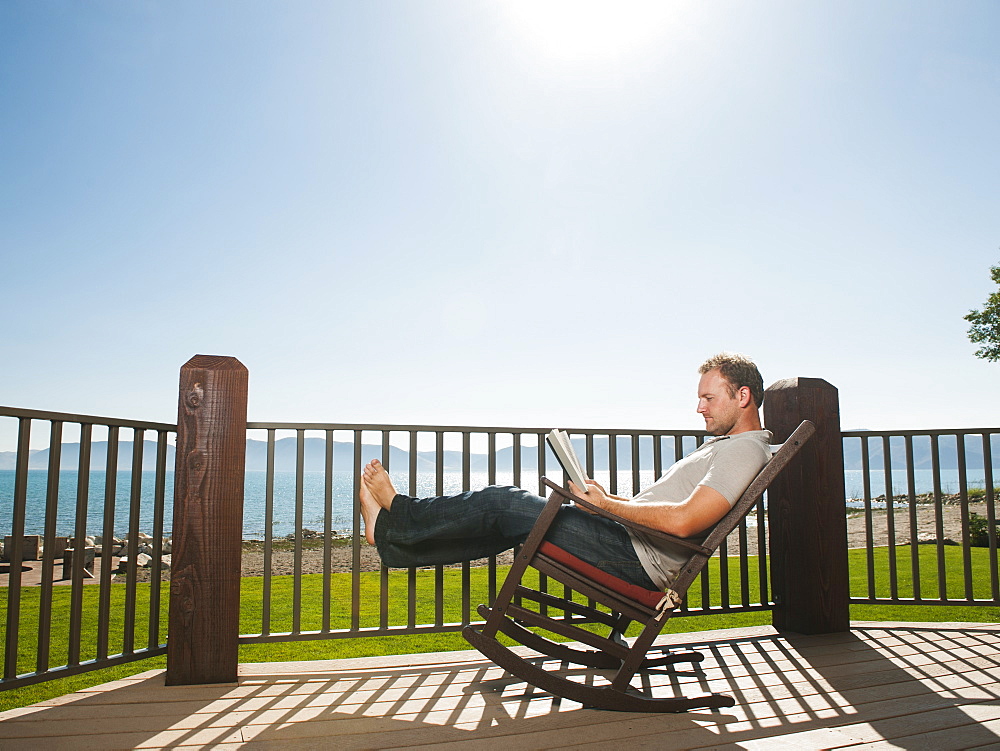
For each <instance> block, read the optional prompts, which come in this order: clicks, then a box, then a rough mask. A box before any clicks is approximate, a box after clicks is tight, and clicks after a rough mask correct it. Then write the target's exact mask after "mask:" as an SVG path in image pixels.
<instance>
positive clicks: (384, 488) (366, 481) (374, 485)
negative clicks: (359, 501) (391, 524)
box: [361, 459, 396, 511]
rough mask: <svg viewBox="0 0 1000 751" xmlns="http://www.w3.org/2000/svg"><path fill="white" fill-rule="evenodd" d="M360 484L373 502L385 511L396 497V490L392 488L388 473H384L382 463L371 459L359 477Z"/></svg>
mask: <svg viewBox="0 0 1000 751" xmlns="http://www.w3.org/2000/svg"><path fill="white" fill-rule="evenodd" d="M361 484H362V485H364V486H365V487H366V488H367V489H368V492H369V493H370V494H371V497H372V498H373V499H374V500H375V502H376V503H377V504H378V505H379V506H381V507H382V508H384V509H385V510H386V511H388V510H389V507H390V506H391V505H392V499H393V498H395V497H396V489H395V488H394V487H393V486H392V480H390V479H389V473H388V472H386V471H385V467H383V466H382V462H380V461H379V460H378V459H372V460H371V461H370V462H368V464H366V465H365V469H364V473H363V475H362V477H361Z"/></svg>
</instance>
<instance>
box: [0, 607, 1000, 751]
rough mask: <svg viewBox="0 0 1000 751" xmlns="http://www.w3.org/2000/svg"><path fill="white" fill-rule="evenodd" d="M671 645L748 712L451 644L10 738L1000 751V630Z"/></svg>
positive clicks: (62, 716) (153, 685)
mask: <svg viewBox="0 0 1000 751" xmlns="http://www.w3.org/2000/svg"><path fill="white" fill-rule="evenodd" d="M664 641H667V642H669V643H672V644H674V643H675V644H685V645H691V646H694V647H695V648H699V649H702V650H703V651H706V652H707V658H706V660H705V662H704V663H703V667H702V669H701V670H700V671H694V670H690V669H688V670H681V671H680V672H678V673H668V672H653V673H649V674H646V677H645V680H648V681H649V684H650V685H652V686H654V687H660V690H659V691H658V692H657V693H658V694H660V693H662V694H664V695H665V694H667V693H668V692H670V691H672V690H673V689H674V688H676V687H683V688H684V690H685V691H686V692H687V693H691V694H695V693H702V692H704V691H706V690H713V691H724V692H729V693H731V694H733V695H734V696H735V698H736V701H737V704H736V706H735V707H732V708H730V709H724V710H721V711H716V712H711V711H707V710H700V711H693V712H688V713H686V714H674V715H643V714H623V713H616V712H607V711H601V710H592V709H584V708H582V707H581V706H580V705H578V704H574V703H573V702H567V701H557V700H554V699H553V698H552V697H551V696H549V695H546V694H543V693H539V692H537V691H533V690H530V689H527V687H526V686H525V684H523V683H518V682H515V681H514V680H513V679H511V678H510V676H507V675H505V674H504V673H503V672H502V671H501V670H500V669H498V668H496V667H494V666H493V665H492V664H491V663H489V662H487V661H485V660H484V659H483V658H482V657H481V656H480V655H479V653H478V652H472V651H470V652H446V653H437V654H425V655H404V656H394V657H378V658H370V659H358V660H330V661H321V662H303V663H269V664H250V665H243V666H241V677H240V680H239V683H238V684H232V685H212V686H193V687H189V686H174V687H165V686H164V685H163V673H162V671H159V670H157V671H149V672H146V673H143V674H140V675H137V676H133V677H131V678H129V679H125V680H120V681H115V682H113V683H108V684H105V685H102V686H97V687H94V688H91V689H87V690H84V691H79V692H77V693H75V694H70V695H68V696H64V697H60V698H58V699H53V700H51V701H48V702H45V703H43V704H38V705H35V706H32V707H26V708H24V709H17V710H11V711H8V712H4V713H2V714H0V748H15V747H16V748H22V749H23V748H45V749H88V750H91V749H114V748H178V747H200V746H211V747H213V748H249V749H255V748H268V749H274V748H284V747H289V748H291V747H294V748H296V749H309V748H337V749H355V748H423V747H427V748H434V749H435V750H436V751H445V750H446V749H450V748H456V749H457V748H462V749H467V748H483V749H494V748H497V747H501V746H499V744H503V745H502V748H504V749H505V750H506V751H509V750H510V749H534V748H557V747H558V748H565V747H575V748H593V749H601V750H602V751H605V750H606V749H609V748H629V749H630V750H632V749H643V748H656V749H663V748H671V749H693V748H706V747H708V748H746V749H764V748H767V749H773V748H788V749H791V748H794V749H820V748H822V749H829V748H841V747H864V748H903V749H917V748H925V749H934V750H935V751H941V750H943V749H953V748H954V749H957V748H979V747H991V748H997V747H1000V625H985V624H938V623H927V624H915V623H908V624H885V623H878V624H875V623H858V624H855V629H854V630H853V631H852V632H850V633H845V634H836V635H824V636H792V637H789V636H779V635H777V634H776V633H775V632H774V631H773V630H772V629H770V628H769V627H764V628H754V629H736V630H729V631H717V632H711V633H707V632H701V633H695V634H680V635H676V636H672V637H666V638H665V639H664ZM555 667H559V666H555ZM683 667H685V666H681V668H683ZM567 670H568V671H575V669H573V668H567ZM579 674H580V675H581V679H583V676H584V675H585V674H584V673H583V672H579ZM598 680H600V679H598Z"/></svg>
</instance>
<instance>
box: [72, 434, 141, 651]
mask: <svg viewBox="0 0 1000 751" xmlns="http://www.w3.org/2000/svg"><path fill="white" fill-rule="evenodd" d="M144 444H145V431H143V430H141V429H139V430H136V431H135V432H134V437H133V439H132V476H131V478H130V480H131V488H130V491H131V492H130V497H129V522H128V569H127V571H128V573H127V574H126V576H125V638H124V644H123V647H122V651H123V652H125V653H127V654H131V653H132V652H134V651H135V606H136V582H137V578H138V573H139V511H140V509H141V508H142V452H143V447H144ZM74 573H75V572H74Z"/></svg>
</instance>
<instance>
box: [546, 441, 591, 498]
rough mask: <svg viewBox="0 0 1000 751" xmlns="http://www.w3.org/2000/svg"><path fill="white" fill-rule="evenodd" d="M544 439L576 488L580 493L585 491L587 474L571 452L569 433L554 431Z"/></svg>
mask: <svg viewBox="0 0 1000 751" xmlns="http://www.w3.org/2000/svg"><path fill="white" fill-rule="evenodd" d="M546 439H547V440H548V442H549V445H550V446H551V447H552V451H553V452H554V453H555V455H556V459H558V460H559V463H560V464H561V465H562V468H563V470H565V472H566V474H567V475H569V479H571V480H572V481H573V482H574V483H576V486H577V487H578V488H580V490H581V491H586V490H587V473H586V472H584V471H583V465H582V464H580V459H579V457H577V455H576V452H575V451H574V450H573V444H572V443H570V440H569V433H567V432H566V431H565V430H558V429H556V430H553V431H551V432H550V433H549V434H548V436H546Z"/></svg>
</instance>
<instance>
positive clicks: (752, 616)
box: [0, 546, 1000, 710]
mask: <svg viewBox="0 0 1000 751" xmlns="http://www.w3.org/2000/svg"><path fill="white" fill-rule="evenodd" d="M910 555H911V554H910V549H909V548H907V547H900V548H897V549H896V566H897V573H898V578H897V587H898V594H899V596H901V597H911V596H912V574H911V568H912V566H911V559H910ZM918 555H919V561H920V579H921V586H922V592H923V594H924V596H925V597H932V596H937V584H936V576H937V565H938V562H937V557H936V556H937V551H936V549H935V548H934V547H933V546H921V547H920V548H918ZM944 555H945V557H944V561H943V563H944V568H945V571H946V584H947V593H948V594H949V596H952V597H961V596H963V595H964V583H963V582H964V576H963V572H964V563H963V556H962V550H961V548H958V547H948V548H946V549H945V550H944ZM849 556H850V566H851V593H852V595H854V596H865V595H866V594H867V583H866V579H865V571H866V551H864V550H852V551H850V553H849ZM888 560H889V551H888V549H887V548H880V549H877V550H876V551H875V567H876V587H877V593H878V594H879V596H886V595H888V594H889V583H888V574H887V573H886V572H887V571H888ZM711 564H712V565H711V568H710V571H709V577H708V580H709V583H708V587H707V590H706V591H707V593H708V597H709V598H710V603H711V604H713V605H717V604H719V603H720V602H721V596H720V591H719V587H718V581H719V577H718V566H719V563H718V559H713V561H712V562H711ZM736 565H737V564H736V561H734V560H732V559H730V576H731V578H733V579H735V580H736V581H734V582H731V584H730V592H729V600H730V602H731V603H734V604H738V603H739V602H740V601H741V597H742V592H741V590H740V587H739V581H738V570H737V569H736ZM756 567H757V560H756V559H755V558H751V559H750V577H749V580H750V589H749V592H748V600H749V601H750V602H757V601H759V598H760V595H759V592H758V591H757V587H756V580H757V571H756ZM971 567H972V568H971V571H972V581H973V595H974V596H975V597H977V598H988V597H989V596H990V573H989V559H988V550H986V549H985V548H973V549H972V550H971ZM504 573H505V570H504V569H502V568H501V569H499V570H498V578H500V579H501V580H502V578H503V575H504ZM487 574H488V569H486V568H474V569H471V573H470V586H471V592H472V596H471V598H470V603H471V606H472V608H475V606H476V605H477V604H478V603H480V602H486V601H487V599H488V581H487ZM359 585H360V598H359V602H360V603H361V606H360V608H359V616H358V617H359V625H360V626H361V627H363V628H364V627H375V626H378V625H379V623H380V620H381V613H380V601H381V583H380V574H379V573H377V572H375V573H364V574H361V576H360V577H359ZM352 586H353V583H352V577H351V575H350V574H334V575H333V576H332V579H331V591H330V600H331V607H330V614H329V619H330V627H331V628H333V629H346V628H349V627H350V625H351V623H350V620H351V616H350V604H349V603H350V596H351V590H352ZM461 586H462V571H461V570H459V569H448V570H446V571H444V572H443V576H442V592H443V597H442V598H441V602H440V605H439V606H438V605H436V604H435V596H434V593H435V589H436V576H435V572H434V571H419V572H417V575H416V577H415V585H414V587H413V593H412V607H413V608H414V609H415V622H416V623H432V622H435V620H436V618H437V617H438V609H440V617H441V621H442V622H444V623H450V622H460V621H461V620H462V619H463V613H462V597H461ZM301 587H302V590H301V602H302V612H301V616H300V617H301V621H300V624H299V628H300V629H301V630H303V631H309V630H320V629H322V628H323V626H324V608H323V577H322V576H321V575H318V574H317V575H308V576H304V577H302V582H301ZM409 588H410V585H409V577H408V575H407V573H406V572H405V571H393V572H392V573H391V575H390V577H389V609H388V613H387V619H388V622H389V624H390V625H405V624H406V623H407V621H408V617H409V611H410V607H411V604H410V603H411V594H410V591H409ZM160 591H161V602H162V603H164V605H163V612H162V613H161V617H160V622H159V625H158V630H156V634H157V639H154V643H155V642H156V641H157V640H158V641H163V640H164V635H165V634H166V629H167V614H166V606H165V603H166V602H167V597H168V584H166V583H163V584H161V590H160ZM40 592H41V590H40V589H39V588H37V587H33V588H25V589H23V590H22V605H21V614H20V619H19V625H20V645H21V647H20V650H19V653H18V672H19V673H23V672H29V671H33V670H34V669H35V663H36V655H37V651H36V645H35V643H34V642H35V640H36V636H35V634H37V630H38V604H39V603H38V598H39V595H40ZM262 593H263V579H262V578H260V577H248V578H245V579H244V580H243V591H242V610H241V632H242V633H247V634H249V633H260V632H261V613H262V604H263V603H262ZM125 595H126V592H125V585H123V584H114V585H112V587H111V599H110V605H111V607H110V610H109V612H110V613H111V627H110V634H111V643H110V644H109V652H110V653H111V654H115V653H118V652H120V651H122V646H123V643H124V642H123V634H124V630H125V623H124V620H123V618H122V613H123V612H124V610H125ZM149 595H150V586H149V585H142V584H140V585H138V586H137V588H136V598H137V607H136V612H137V613H138V614H139V615H138V616H137V620H136V623H135V626H134V634H135V636H134V640H133V643H134V645H135V646H136V647H137V648H139V647H142V646H145V645H146V644H148V643H149V622H148V616H146V617H143V615H142V613H144V612H148V603H149ZM6 597H7V591H6V590H5V589H4V590H0V607H3V608H4V610H5V612H6V607H7V600H6ZM98 598H99V588H98V587H96V586H90V587H86V588H85V590H84V598H83V607H82V615H83V618H82V624H83V628H82V633H83V638H82V642H81V659H84V660H86V659H90V658H93V657H94V656H95V654H96V638H97V616H96V613H97V609H98ZM292 598H293V580H292V577H288V576H280V577H274V578H273V579H272V595H271V602H272V604H271V619H270V631H271V632H274V633H277V632H282V631H289V630H291V629H292V615H291V603H292V601H293V599H292ZM689 602H690V603H691V604H692V606H699V605H700V604H701V602H702V590H701V588H700V586H699V585H698V584H696V585H695V587H693V588H692V591H691V593H689ZM70 607H71V603H70V591H69V589H68V588H66V587H56V588H54V591H53V606H52V613H53V616H52V622H53V627H52V640H51V643H52V644H53V645H63V646H62V647H61V649H57V648H56V647H55V646H54V647H53V649H52V654H51V656H50V664H51V665H53V666H55V665H62V664H65V663H66V661H67V651H66V646H65V645H66V643H67V641H68V628H69V621H70ZM851 618H852V619H855V620H873V621H881V620H884V621H978V622H997V621H1000V610H998V609H997V608H995V607H961V606H947V607H945V606H905V605H856V606H852V608H851ZM770 619H771V615H770V613H769V612H766V611H764V612H755V613H728V614H714V615H701V616H686V617H676V618H673V619H671V621H670V622H669V623H668V625H667V628H666V629H665V632H686V631H703V630H709V629H719V628H736V627H740V626H753V625H763V624H767V623H770ZM5 634H6V628H5V627H4V628H0V638H2V637H3V636H5ZM0 643H2V642H0ZM468 648H469V645H468V643H467V642H466V641H465V640H464V639H463V638H462V636H461V634H459V633H457V632H456V633H442V634H420V635H413V634H411V635H395V636H373V637H357V638H345V639H322V640H310V641H299V642H286V643H271V644H247V645H244V646H241V647H240V661H241V662H265V661H291V660H313V659H336V658H341V657H365V656H372V655H386V654H410V653H417V652H436V651H448V650H456V649H468ZM165 661H166V660H165V658H164V657H155V658H150V659H146V660H141V661H138V662H134V663H129V664H126V665H120V666H117V667H113V668H105V669H103V670H97V671H94V672H91V673H86V674H84V675H78V676H71V677H68V678H62V679H57V680H53V681H49V682H47V683H43V684H40V685H37V686H28V687H25V688H20V689H13V690H9V691H3V692H0V710H3V709H10V708H13V707H19V706H25V705H27V704H32V703H34V702H38V701H42V700H44V699H47V698H51V697H53V696H59V695H62V694H65V693H68V692H71V691H75V690H77V689H80V688H84V687H87V686H92V685H97V684H100V683H104V682H107V681H110V680H114V679H115V678H120V677H124V676H128V675H133V674H135V673H138V672H142V671H144V670H149V669H152V668H162V667H164V665H165Z"/></svg>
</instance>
